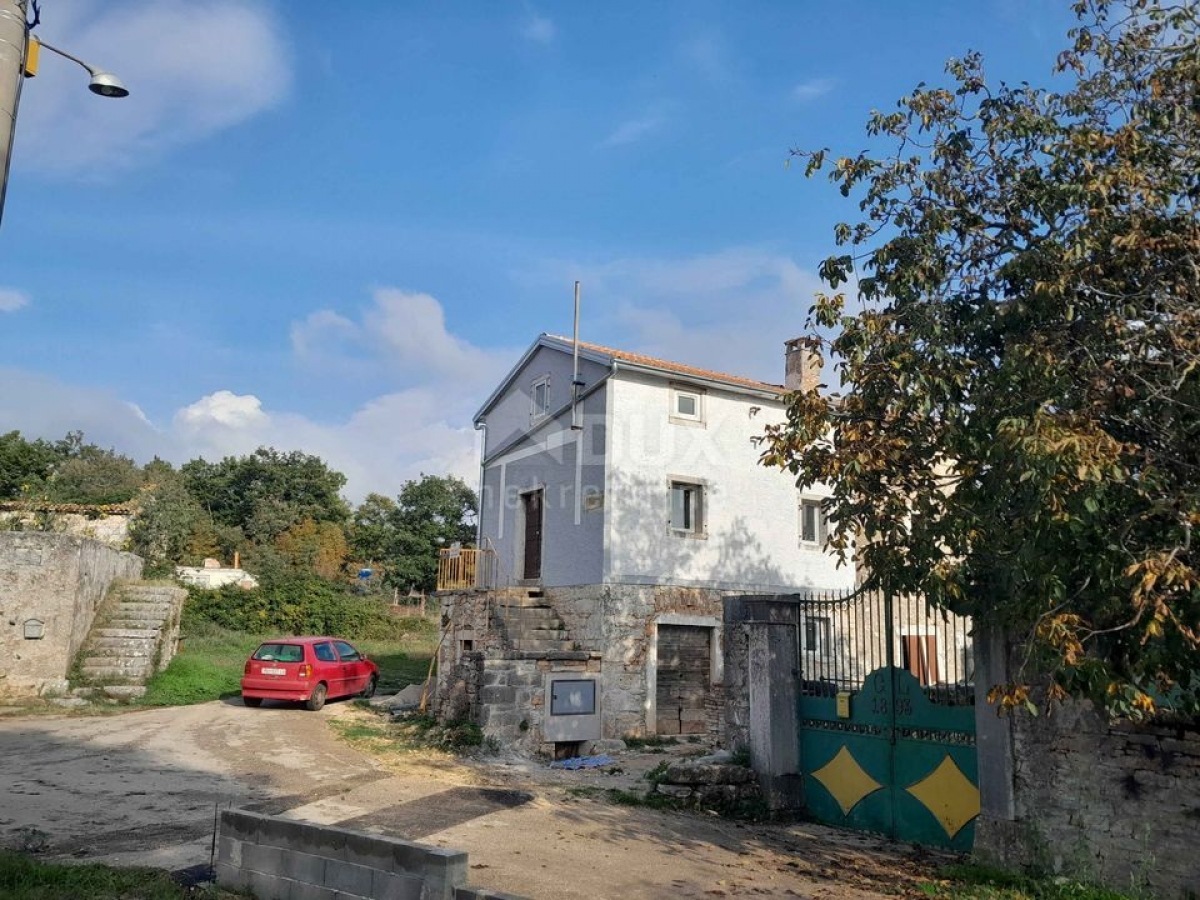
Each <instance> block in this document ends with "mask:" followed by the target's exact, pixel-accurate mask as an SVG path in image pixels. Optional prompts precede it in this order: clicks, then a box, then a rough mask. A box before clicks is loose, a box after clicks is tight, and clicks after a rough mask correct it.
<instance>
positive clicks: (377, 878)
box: [216, 810, 518, 900]
mask: <svg viewBox="0 0 1200 900" xmlns="http://www.w3.org/2000/svg"><path fill="white" fill-rule="evenodd" d="M467 872H468V869H467V854H466V853H464V852H462V851H459V850H445V849H442V848H440V847H429V846H425V845H423V844H416V843H412V842H410V841H402V840H398V839H396V838H389V837H382V836H380V835H375V834H363V833H360V832H355V831H346V830H344V829H340V828H331V827H329V826H324V825H312V824H309V823H306V822H297V821H293V820H289V819H281V818H276V817H273V816H264V815H259V814H258V813H250V812H243V811H241V810H226V811H225V812H223V813H221V830H220V838H219V840H218V848H217V863H216V875H217V883H218V884H220V885H221V887H224V888H232V889H234V890H241V891H250V892H252V893H253V894H254V895H255V896H257V897H262V898H268V897H293V898H304V900H482V898H489V897H493V898H501V897H504V896H505V895H502V894H495V893H490V892H487V891H480V890H478V889H473V888H470V887H468V886H467V885H466V881H467ZM510 900H518V898H510Z"/></svg>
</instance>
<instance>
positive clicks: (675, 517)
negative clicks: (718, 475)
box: [671, 481, 704, 535]
mask: <svg viewBox="0 0 1200 900" xmlns="http://www.w3.org/2000/svg"><path fill="white" fill-rule="evenodd" d="M671 530H672V531H674V532H679V533H682V534H691V535H695V534H701V533H703V531H704V486H703V485H700V484H693V483H690V482H686V481H672V482H671Z"/></svg>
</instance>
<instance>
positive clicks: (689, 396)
mask: <svg viewBox="0 0 1200 900" xmlns="http://www.w3.org/2000/svg"><path fill="white" fill-rule="evenodd" d="M671 421H673V422H680V423H684V424H687V423H696V422H703V421H704V392H703V391H697V390H692V389H691V388H683V387H676V386H674V385H672V387H671Z"/></svg>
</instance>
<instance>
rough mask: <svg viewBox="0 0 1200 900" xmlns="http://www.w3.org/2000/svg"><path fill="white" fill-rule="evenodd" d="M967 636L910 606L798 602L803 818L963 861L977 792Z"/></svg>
mask: <svg viewBox="0 0 1200 900" xmlns="http://www.w3.org/2000/svg"><path fill="white" fill-rule="evenodd" d="M970 628H971V623H970V620H969V619H967V618H964V617H961V616H955V615H952V614H950V613H947V612H945V611H942V610H936V609H934V608H932V607H930V606H929V605H928V604H927V603H926V601H925V600H924V599H923V598H919V597H891V596H887V595H885V594H881V593H865V592H864V593H858V592H852V593H848V594H842V595H832V594H825V595H821V594H816V595H810V596H809V597H806V598H804V599H803V600H802V601H801V608H800V622H799V642H800V646H799V659H800V666H799V672H798V675H799V678H800V690H799V695H800V700H799V710H798V712H799V729H800V734H799V738H800V759H801V765H802V768H803V772H804V796H805V806H806V807H807V810H808V812H809V814H810V815H811V816H812V817H813V818H815V819H817V820H819V821H821V822H825V823H828V824H830V825H838V826H842V827H847V828H856V829H860V830H863V831H872V832H877V833H880V834H885V835H888V836H890V837H893V838H896V839H898V840H905V841H915V842H917V843H921V844H931V845H935V846H940V847H949V848H951V849H954V850H969V849H971V847H972V845H973V843H974V840H975V825H974V822H975V818H976V816H978V815H979V788H978V784H979V782H978V775H977V770H976V761H975V705H974V704H975V690H974V680H975V665H974V648H973V645H972V642H971V637H970Z"/></svg>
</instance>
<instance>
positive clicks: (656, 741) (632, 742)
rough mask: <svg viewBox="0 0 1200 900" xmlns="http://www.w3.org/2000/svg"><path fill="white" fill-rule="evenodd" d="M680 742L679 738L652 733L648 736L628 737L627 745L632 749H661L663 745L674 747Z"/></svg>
mask: <svg viewBox="0 0 1200 900" xmlns="http://www.w3.org/2000/svg"><path fill="white" fill-rule="evenodd" d="M678 743H679V738H673V737H660V736H659V735H656V734H652V735H649V736H648V737H627V738H625V746H626V747H628V748H629V749H630V750H660V749H662V748H663V747H673V746H674V745H675V744H678Z"/></svg>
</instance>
